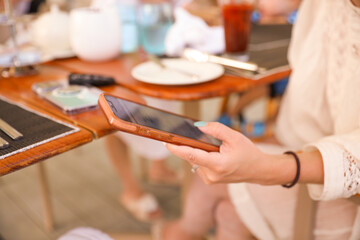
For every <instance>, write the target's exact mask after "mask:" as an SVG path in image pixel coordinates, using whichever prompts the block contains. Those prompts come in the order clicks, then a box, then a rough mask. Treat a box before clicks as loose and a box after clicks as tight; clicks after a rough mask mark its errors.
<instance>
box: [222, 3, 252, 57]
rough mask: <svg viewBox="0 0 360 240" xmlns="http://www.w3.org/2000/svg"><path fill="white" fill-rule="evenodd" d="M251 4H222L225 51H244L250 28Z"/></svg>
mask: <svg viewBox="0 0 360 240" xmlns="http://www.w3.org/2000/svg"><path fill="white" fill-rule="evenodd" d="M252 10H253V6H252V5H251V4H247V3H241V4H236V3H229V4H225V5H223V6H222V14H223V20H224V31H225V48H226V52H227V53H244V52H245V51H246V49H247V45H248V40H249V37H250V29H251V12H252Z"/></svg>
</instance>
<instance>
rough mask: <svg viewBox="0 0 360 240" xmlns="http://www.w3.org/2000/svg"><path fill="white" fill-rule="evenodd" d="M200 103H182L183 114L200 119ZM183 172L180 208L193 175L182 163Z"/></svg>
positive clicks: (189, 167)
mask: <svg viewBox="0 0 360 240" xmlns="http://www.w3.org/2000/svg"><path fill="white" fill-rule="evenodd" d="M200 110H201V109H200V101H184V103H183V113H184V115H185V116H188V117H190V118H194V119H200V118H201V117H200V115H201V112H200ZM183 171H184V175H183V177H184V179H183V182H182V186H181V202H182V206H183V207H184V204H185V199H186V195H187V192H188V190H189V187H190V183H191V181H192V178H193V175H194V174H193V173H192V172H191V166H190V164H189V163H188V162H186V161H183Z"/></svg>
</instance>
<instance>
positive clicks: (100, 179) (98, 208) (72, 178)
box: [0, 139, 180, 240]
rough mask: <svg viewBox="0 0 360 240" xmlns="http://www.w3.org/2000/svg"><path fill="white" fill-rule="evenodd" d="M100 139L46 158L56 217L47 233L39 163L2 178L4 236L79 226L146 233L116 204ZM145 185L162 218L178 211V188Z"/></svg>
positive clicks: (27, 239) (38, 238)
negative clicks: (158, 205) (162, 211)
mask: <svg viewBox="0 0 360 240" xmlns="http://www.w3.org/2000/svg"><path fill="white" fill-rule="evenodd" d="M103 144H104V143H103V140H101V139H100V140H96V141H94V142H93V143H90V144H87V145H85V146H82V147H80V148H77V149H74V150H72V151H70V152H67V153H64V154H61V155H59V156H56V157H54V158H52V159H48V160H46V161H45V167H46V172H47V175H48V179H49V184H50V190H51V201H52V204H53V211H54V220H55V229H54V230H53V231H52V232H47V231H46V230H45V229H44V225H43V217H42V202H41V198H40V189H39V186H40V185H39V180H38V172H37V171H38V168H37V165H35V166H31V167H28V168H25V169H22V170H20V171H17V172H14V173H11V174H9V175H6V176H3V177H1V178H0V234H1V235H2V237H3V238H4V239H5V240H32V239H34V240H48V239H57V238H58V237H59V236H61V235H62V234H64V233H65V232H67V231H68V230H70V229H73V228H76V227H80V226H88V227H93V228H97V229H100V230H102V231H105V232H108V233H141V234H149V232H150V225H149V224H145V223H141V222H138V221H137V220H135V219H134V218H132V216H131V215H130V214H129V213H128V212H126V210H124V209H123V208H122V206H121V205H120V204H118V202H117V196H118V194H119V192H120V190H121V183H120V182H119V181H118V180H117V177H116V175H115V173H114V171H113V170H112V168H111V166H110V164H109V161H108V159H107V155H106V152H105V151H104V146H103ZM170 161H177V159H174V160H172V159H171V160H170ZM178 161H179V160H178ZM178 165H179V164H178ZM175 166H176V164H175ZM143 184H144V187H145V188H146V189H148V190H149V191H151V192H152V193H154V194H155V196H156V197H157V198H158V199H159V201H160V204H161V206H162V207H163V209H164V210H165V214H166V217H168V218H175V217H177V216H178V215H179V206H180V197H179V193H180V188H179V187H174V186H155V185H150V184H147V183H146V182H143ZM0 239H1V238H0ZM119 239H128V240H130V239H139V240H141V239H146V238H144V236H140V237H137V238H130V236H129V237H126V238H123V237H121V238H119Z"/></svg>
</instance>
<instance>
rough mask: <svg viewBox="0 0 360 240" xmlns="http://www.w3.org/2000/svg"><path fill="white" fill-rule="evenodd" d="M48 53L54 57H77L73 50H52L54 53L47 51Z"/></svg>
mask: <svg viewBox="0 0 360 240" xmlns="http://www.w3.org/2000/svg"><path fill="white" fill-rule="evenodd" d="M45 54H46V55H50V56H51V57H52V58H54V59H66V58H72V57H75V56H76V55H75V53H74V52H73V51H72V50H70V49H69V50H63V51H58V52H52V53H46V52H45Z"/></svg>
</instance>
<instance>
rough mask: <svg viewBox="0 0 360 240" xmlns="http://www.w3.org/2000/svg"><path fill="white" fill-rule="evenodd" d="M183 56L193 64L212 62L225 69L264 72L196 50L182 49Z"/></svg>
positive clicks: (247, 63)
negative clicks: (225, 67)
mask: <svg viewBox="0 0 360 240" xmlns="http://www.w3.org/2000/svg"><path fill="white" fill-rule="evenodd" d="M183 56H184V57H185V58H186V59H188V60H190V61H194V62H212V63H217V64H221V65H224V66H227V67H233V68H237V69H243V70H247V71H250V72H255V73H260V72H263V71H264V70H265V69H263V68H260V67H259V66H258V65H257V64H255V63H250V62H243V61H238V60H234V59H230V58H225V57H219V56H215V55H211V54H207V53H204V52H201V51H199V50H196V49H191V48H186V49H184V51H183Z"/></svg>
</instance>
